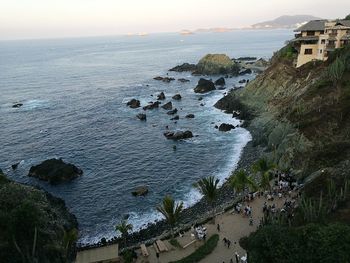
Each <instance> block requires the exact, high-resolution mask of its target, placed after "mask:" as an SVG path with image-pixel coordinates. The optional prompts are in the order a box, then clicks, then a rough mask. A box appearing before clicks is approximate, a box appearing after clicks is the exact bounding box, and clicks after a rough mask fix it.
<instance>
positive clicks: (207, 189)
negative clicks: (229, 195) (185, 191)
mask: <svg viewBox="0 0 350 263" xmlns="http://www.w3.org/2000/svg"><path fill="white" fill-rule="evenodd" d="M219 181H220V180H219V179H218V178H216V177H215V176H208V177H206V178H203V179H201V180H200V181H199V182H198V183H196V184H195V187H196V188H197V189H198V190H199V191H200V192H201V194H202V195H204V198H206V199H207V200H208V202H209V203H210V205H211V208H212V211H213V218H214V215H215V201H216V199H217V194H218V184H219Z"/></svg>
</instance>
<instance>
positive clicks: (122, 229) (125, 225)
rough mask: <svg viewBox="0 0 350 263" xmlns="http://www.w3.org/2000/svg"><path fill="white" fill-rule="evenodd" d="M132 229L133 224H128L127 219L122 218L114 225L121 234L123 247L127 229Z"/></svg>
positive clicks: (127, 232) (127, 233)
mask: <svg viewBox="0 0 350 263" xmlns="http://www.w3.org/2000/svg"><path fill="white" fill-rule="evenodd" d="M132 229H133V225H132V224H128V221H126V220H122V221H121V222H120V223H119V224H118V225H116V226H115V231H117V232H120V233H121V234H122V238H123V240H124V248H125V247H126V242H127V238H128V235H129V231H132Z"/></svg>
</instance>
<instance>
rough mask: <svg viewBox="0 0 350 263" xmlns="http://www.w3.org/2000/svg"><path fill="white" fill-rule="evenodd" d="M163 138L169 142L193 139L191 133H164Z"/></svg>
mask: <svg viewBox="0 0 350 263" xmlns="http://www.w3.org/2000/svg"><path fill="white" fill-rule="evenodd" d="M164 136H165V137H166V138H167V139H171V140H185V139H189V138H192V137H193V133H192V132H191V131H177V132H171V131H169V132H165V133H164Z"/></svg>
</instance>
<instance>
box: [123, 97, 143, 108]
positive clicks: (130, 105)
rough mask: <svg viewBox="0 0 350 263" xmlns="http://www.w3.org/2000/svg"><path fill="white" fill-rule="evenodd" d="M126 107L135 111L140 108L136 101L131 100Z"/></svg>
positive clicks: (138, 102)
mask: <svg viewBox="0 0 350 263" xmlns="http://www.w3.org/2000/svg"><path fill="white" fill-rule="evenodd" d="M126 105H128V106H129V107H130V108H132V109H136V108H139V107H140V106H141V103H140V101H139V100H137V99H132V100H130V101H128V103H126Z"/></svg>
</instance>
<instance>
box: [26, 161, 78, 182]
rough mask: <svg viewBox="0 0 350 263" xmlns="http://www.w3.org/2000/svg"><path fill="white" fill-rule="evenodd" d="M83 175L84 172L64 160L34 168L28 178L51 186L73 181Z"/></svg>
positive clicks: (46, 162)
mask: <svg viewBox="0 0 350 263" xmlns="http://www.w3.org/2000/svg"><path fill="white" fill-rule="evenodd" d="M82 174H83V171H82V170H81V169H79V168H78V167H76V166H75V165H73V164H70V163H65V162H64V161H63V160H62V159H49V160H46V161H44V162H42V163H41V164H39V165H35V166H32V167H31V168H30V170H29V173H28V176H30V177H35V178H38V179H39V180H44V181H47V182H49V183H50V184H59V183H62V182H68V181H71V180H73V179H75V178H77V177H79V176H81V175H82Z"/></svg>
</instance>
